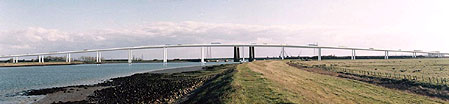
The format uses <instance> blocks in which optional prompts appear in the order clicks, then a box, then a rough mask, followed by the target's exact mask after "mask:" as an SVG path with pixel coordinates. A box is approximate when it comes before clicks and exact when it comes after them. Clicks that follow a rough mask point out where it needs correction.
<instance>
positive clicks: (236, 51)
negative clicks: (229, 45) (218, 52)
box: [234, 46, 240, 62]
mask: <svg viewBox="0 0 449 104" xmlns="http://www.w3.org/2000/svg"><path fill="white" fill-rule="evenodd" d="M234 62H240V50H239V47H237V46H234Z"/></svg>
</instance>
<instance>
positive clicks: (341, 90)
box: [187, 61, 447, 104]
mask: <svg viewBox="0 0 449 104" xmlns="http://www.w3.org/2000/svg"><path fill="white" fill-rule="evenodd" d="M286 62H287V61H256V62H252V63H244V64H240V65H238V66H236V67H235V66H234V69H235V70H232V71H231V72H229V73H227V74H224V75H221V76H220V77H218V78H216V79H215V80H213V81H210V82H208V83H206V84H205V86H203V88H201V89H200V90H198V91H197V92H195V93H194V96H193V97H192V98H191V99H189V100H188V101H187V103H192V104H193V103H226V104H273V103H300V104H302V103H304V104H310V103H315V104H316V103H321V104H323V103H324V104H329V103H331V104H332V103H337V104H338V103H340V104H357V103H358V104H398V103H399V104H409V103H426V104H427V103H447V102H445V101H442V100H440V99H436V98H429V97H426V96H421V95H416V94H412V93H408V92H403V91H398V90H394V89H388V88H384V87H380V86H376V85H372V84H368V83H364V82H360V81H355V80H349V79H344V78H338V77H334V76H328V75H322V74H318V73H313V72H308V71H305V70H301V69H297V68H294V67H291V66H289V65H287V64H286Z"/></svg>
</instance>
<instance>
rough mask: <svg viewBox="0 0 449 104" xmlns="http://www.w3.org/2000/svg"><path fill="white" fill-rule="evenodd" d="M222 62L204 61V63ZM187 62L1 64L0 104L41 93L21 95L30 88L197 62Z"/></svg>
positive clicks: (22, 100) (90, 81)
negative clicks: (61, 64) (49, 64)
mask: <svg viewBox="0 0 449 104" xmlns="http://www.w3.org/2000/svg"><path fill="white" fill-rule="evenodd" d="M214 64H225V63H207V64H206V65H214ZM199 65H201V64H200V63H198V62H187V63H168V64H166V65H164V64H163V63H134V64H132V65H129V64H127V63H119V64H101V65H96V64H81V65H63V66H31V67H0V104H4V103H26V102H30V101H29V100H35V99H39V98H42V96H20V95H21V93H22V92H24V91H27V90H31V89H42V88H52V87H63V86H70V85H85V84H95V83H100V82H103V81H105V80H107V79H110V78H114V77H120V76H128V75H132V74H135V73H140V72H149V71H154V70H161V69H165V68H175V67H187V66H199Z"/></svg>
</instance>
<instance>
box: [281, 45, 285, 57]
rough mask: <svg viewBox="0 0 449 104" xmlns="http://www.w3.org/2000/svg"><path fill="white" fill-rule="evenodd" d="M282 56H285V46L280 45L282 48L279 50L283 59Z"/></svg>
mask: <svg viewBox="0 0 449 104" xmlns="http://www.w3.org/2000/svg"><path fill="white" fill-rule="evenodd" d="M284 58H285V47H282V50H281V60H284Z"/></svg>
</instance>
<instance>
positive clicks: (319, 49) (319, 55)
mask: <svg viewBox="0 0 449 104" xmlns="http://www.w3.org/2000/svg"><path fill="white" fill-rule="evenodd" d="M318 61H321V48H318Z"/></svg>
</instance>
